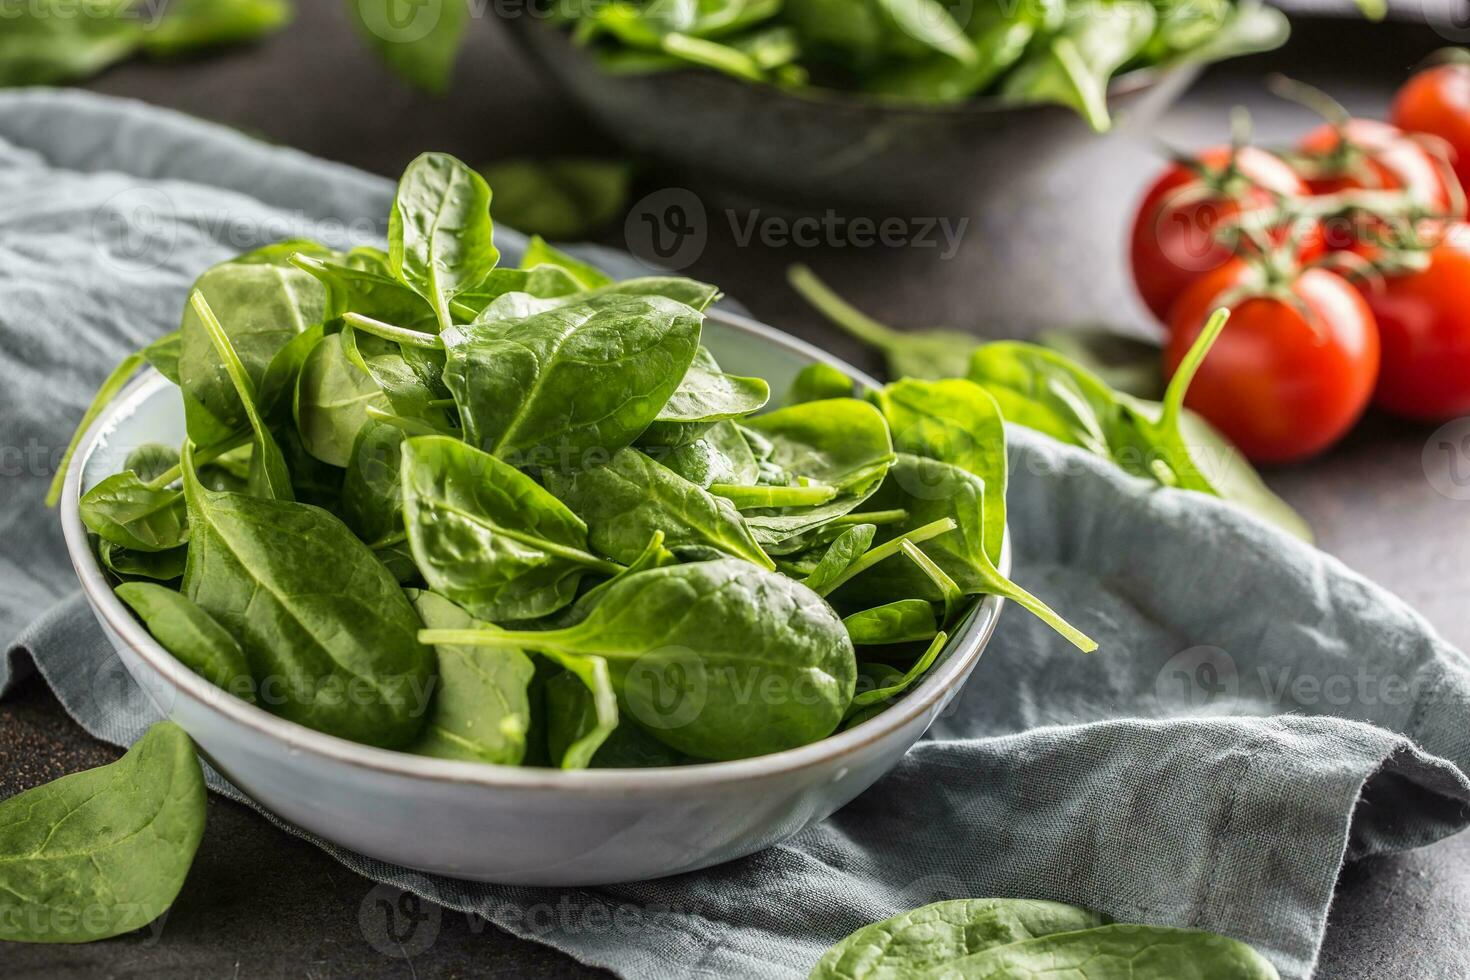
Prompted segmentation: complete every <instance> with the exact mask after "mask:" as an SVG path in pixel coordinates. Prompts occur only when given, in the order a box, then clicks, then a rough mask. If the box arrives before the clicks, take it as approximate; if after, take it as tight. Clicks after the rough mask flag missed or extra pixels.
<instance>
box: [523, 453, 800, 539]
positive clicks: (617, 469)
mask: <svg viewBox="0 0 1470 980" xmlns="http://www.w3.org/2000/svg"><path fill="white" fill-rule="evenodd" d="M546 484H547V487H548V489H550V490H551V492H552V493H553V494H555V495H556V496H557V497H559V498H560V499H561V500H562V502H563V503H565V504H566V505H567V506H568V507H570V508H571V509H572V511H574V512H575V513H576V514H577V516H578V517H580V518H581V519H582V520H584V521H586V522H587V528H588V540H589V541H590V542H591V544H592V547H594V548H596V549H597V550H598V551H600V552H601V553H603V554H605V555H610V556H611V557H612V558H614V559H615V560H617V561H620V562H624V563H628V562H632V561H635V560H636V559H637V558H638V556H639V555H640V554H641V553H642V552H643V550H644V548H645V546H646V545H647V543H648V540H649V538H650V536H651V535H653V534H655V533H657V534H661V535H662V541H663V545H664V547H666V548H668V549H669V550H670V551H672V552H674V553H675V554H682V555H685V556H689V557H695V558H708V557H716V556H719V555H729V556H730V557H733V558H744V559H745V560H746V561H749V562H752V563H754V564H756V565H761V566H763V567H765V568H774V567H775V566H774V565H773V564H772V563H771V560H770V559H769V558H767V557H766V555H765V552H763V551H761V548H760V545H758V544H757V543H756V541H755V538H754V536H752V534H751V533H750V529H749V528H747V527H746V526H745V521H744V520H742V519H741V517H740V513H739V512H738V511H737V510H736V509H735V508H734V507H733V506H731V505H730V503H729V502H728V501H726V500H724V499H722V498H720V497H717V496H714V495H713V494H710V493H707V492H705V491H704V490H701V489H700V488H699V487H698V486H697V485H695V484H693V483H690V482H689V481H688V480H685V479H684V478H683V477H681V476H679V475H678V474H677V473H675V472H673V471H672V470H670V469H669V468H668V467H665V466H661V465H659V464H658V463H656V462H654V461H653V460H652V459H650V458H649V457H647V456H645V455H644V454H643V453H641V452H639V451H638V450H636V449H632V448H629V449H623V450H620V451H619V452H618V453H616V454H615V455H614V456H613V458H612V460H611V461H609V462H608V463H607V464H606V465H603V466H597V467H593V468H592V469H587V470H582V471H580V472H578V473H575V474H571V475H565V474H561V473H556V472H548V473H547V474H546Z"/></svg>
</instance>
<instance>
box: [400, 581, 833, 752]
mask: <svg viewBox="0 0 1470 980" xmlns="http://www.w3.org/2000/svg"><path fill="white" fill-rule="evenodd" d="M422 639H423V640H424V642H427V643H463V644H468V645H476V646H489V647H501V646H516V647H524V648H526V649H531V650H536V651H538V652H542V653H545V654H558V655H560V656H562V657H563V658H565V660H566V661H567V663H568V664H569V663H571V662H575V661H578V660H586V659H591V658H593V657H597V658H606V663H607V665H608V667H609V668H610V670H611V675H612V678H613V682H614V685H615V686H616V688H617V691H618V699H619V702H620V703H621V704H622V705H623V706H624V707H625V709H626V710H627V712H628V713H629V714H630V715H631V716H632V717H634V718H636V719H638V722H639V723H640V724H642V725H643V726H644V727H645V728H646V729H647V730H648V731H649V732H650V734H652V735H653V736H654V737H656V738H657V739H659V741H661V742H663V743H664V744H666V745H669V746H671V747H672V748H675V749H677V750H679V751H680V752H683V753H686V754H688V755H691V756H695V757H697V758H702V759H715V760H719V759H738V758H747V757H750V756H756V755H763V754H765V753H768V752H777V751H780V750H782V749H787V748H792V747H795V746H798V745H805V744H807V743H808V742H812V741H815V740H817V739H819V738H823V737H825V736H827V735H829V734H831V733H832V732H833V731H834V730H835V729H836V728H837V725H838V724H839V723H840V722H841V720H842V715H843V713H844V712H845V711H846V710H847V705H848V703H849V702H850V701H851V700H852V694H853V687H854V685H855V683H856V663H855V661H854V659H853V652H852V644H851V642H850V641H849V640H848V638H847V632H846V630H844V629H843V628H842V621H841V620H840V619H838V618H837V616H836V614H835V613H834V612H832V610H831V608H830V607H829V606H827V604H826V603H824V602H823V601H822V600H821V598H820V597H818V596H817V594H816V593H815V592H812V591H811V590H810V589H808V588H806V586H804V585H801V584H800V583H798V582H795V581H793V580H791V579H789V578H787V577H786V576H784V575H780V574H778V573H776V572H769V571H766V570H764V569H762V568H760V567H759V566H756V565H752V564H750V563H749V562H744V561H740V560H737V559H722V560H719V561H710V562H698V563H694V564H688V565H673V566H670V567H667V568H656V569H652V570H649V571H644V572H639V573H637V574H636V575H630V576H627V577H625V578H620V579H619V580H618V581H617V582H615V583H613V585H611V586H610V587H609V588H608V589H607V590H606V592H604V593H603V596H602V598H601V600H600V601H599V602H598V603H597V604H596V605H595V606H594V607H593V608H592V610H591V611H590V612H589V613H588V615H587V617H586V618H585V619H583V620H582V621H581V622H580V623H577V624H576V625H574V626H570V627H566V628H563V629H556V630H547V631H536V630H525V631H514V632H492V631H473V630H470V631H462V630H444V631H440V630H428V631H425V632H424V633H423V634H422ZM565 665H567V664H564V666H565ZM763 685H765V687H764V688H763ZM772 685H776V686H780V687H782V688H783V689H785V690H789V691H791V692H792V697H789V698H768V697H754V698H747V697H744V696H742V693H741V692H749V691H760V690H763V689H765V690H769V689H771V686H772Z"/></svg>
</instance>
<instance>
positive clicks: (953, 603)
mask: <svg viewBox="0 0 1470 980" xmlns="http://www.w3.org/2000/svg"><path fill="white" fill-rule="evenodd" d="M903 553H904V554H905V555H907V556H908V558H909V560H910V561H912V562H913V563H914V564H915V565H918V566H919V571H921V572H923V573H924V574H925V575H927V576H928V577H929V581H931V582H933V583H934V585H935V587H936V588H938V589H939V594H940V595H942V596H944V622H945V625H948V624H949V622H950V619H951V617H953V616H954V613H955V610H956V609H958V608H959V604H960V600H962V599H963V598H964V597H965V593H964V590H963V589H961V588H960V587H959V584H958V583H957V582H955V580H954V579H952V578H950V577H949V575H948V574H946V573H945V571H944V569H942V568H940V567H939V565H938V564H937V563H936V562H935V561H934V559H933V558H930V557H929V556H928V555H926V554H925V553H924V551H923V549H922V548H920V547H919V546H918V545H916V544H914V543H913V542H912V541H905V542H904V543H903Z"/></svg>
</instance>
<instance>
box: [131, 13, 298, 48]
mask: <svg viewBox="0 0 1470 980" xmlns="http://www.w3.org/2000/svg"><path fill="white" fill-rule="evenodd" d="M294 16H295V9H294V7H293V5H292V3H291V0H168V3H167V5H166V6H165V7H164V8H163V16H162V17H161V18H159V19H158V22H157V23H156V24H153V25H150V26H149V27H148V29H147V30H145V31H144V32H143V34H142V37H141V39H140V41H141V45H142V49H143V51H144V52H146V53H147V54H150V55H157V56H160V57H171V56H175V55H179V54H184V53H187V52H190V51H195V50H197V49H199V48H204V47H211V46H214V45H219V44H236V43H240V42H243V41H253V40H255V39H256V38H260V37H264V36H266V35H268V34H273V33H275V32H276V31H278V30H280V29H281V28H283V27H285V26H286V25H287V24H289V23H290V22H291V19H292V18H293V17H294Z"/></svg>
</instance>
